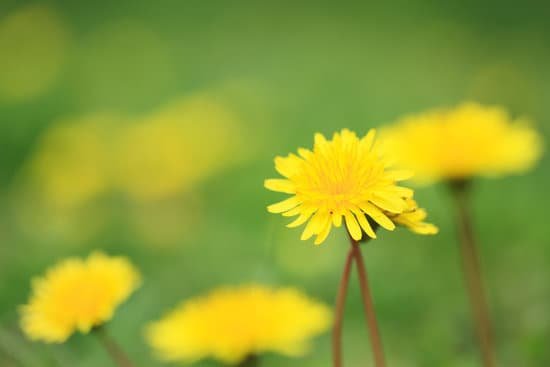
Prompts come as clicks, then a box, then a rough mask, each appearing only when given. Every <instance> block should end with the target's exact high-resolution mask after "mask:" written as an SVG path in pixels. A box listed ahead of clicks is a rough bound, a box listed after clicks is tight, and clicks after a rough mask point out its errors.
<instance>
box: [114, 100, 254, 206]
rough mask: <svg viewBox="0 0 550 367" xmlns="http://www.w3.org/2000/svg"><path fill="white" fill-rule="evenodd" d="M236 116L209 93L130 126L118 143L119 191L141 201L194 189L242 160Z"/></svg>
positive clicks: (171, 105) (168, 107)
mask: <svg viewBox="0 0 550 367" xmlns="http://www.w3.org/2000/svg"><path fill="white" fill-rule="evenodd" d="M240 130H241V129H240V127H239V125H238V123H237V119H236V117H235V116H234V114H233V113H232V112H231V111H230V110H228V109H227V108H226V107H225V106H224V105H223V104H221V103H219V102H217V101H216V99H214V98H212V97H209V96H207V95H201V94H198V95H195V96H191V97H189V98H183V99H181V100H178V101H176V102H174V103H172V104H169V105H168V106H166V107H164V108H161V109H160V110H159V111H157V112H156V113H153V114H152V115H151V116H149V117H147V118H145V119H143V120H142V121H140V122H138V123H136V124H132V125H128V128H127V131H126V132H125V133H124V134H122V135H121V138H120V139H121V140H120V143H119V144H118V147H119V151H118V154H117V156H118V159H119V162H118V163H119V164H118V167H117V169H116V173H117V181H118V184H119V186H120V187H121V189H122V190H123V191H125V192H127V193H128V194H129V195H130V197H132V198H133V199H136V200H138V201H150V200H159V199H165V198H167V197H171V196H174V195H176V194H180V193H185V192H188V191H189V190H191V189H192V188H193V187H194V185H195V184H197V183H198V182H200V181H201V180H203V179H205V178H207V177H209V176H210V175H212V174H213V173H215V172H217V171H218V170H219V169H221V168H223V167H224V166H226V165H227V164H229V163H232V162H236V161H237V160H238V159H240V156H241V145H242V142H241V139H242V136H243V134H242V133H241V131H240Z"/></svg>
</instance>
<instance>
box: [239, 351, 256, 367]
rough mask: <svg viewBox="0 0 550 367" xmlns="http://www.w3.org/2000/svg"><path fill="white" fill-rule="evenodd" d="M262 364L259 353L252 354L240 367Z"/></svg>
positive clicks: (253, 366)
mask: <svg viewBox="0 0 550 367" xmlns="http://www.w3.org/2000/svg"><path fill="white" fill-rule="evenodd" d="M259 365H260V358H258V356H257V355H255V354H251V355H249V356H248V357H246V358H245V359H244V361H242V362H241V363H239V365H238V367H258V366H259Z"/></svg>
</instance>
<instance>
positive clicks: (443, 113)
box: [382, 103, 541, 182]
mask: <svg viewBox="0 0 550 367" xmlns="http://www.w3.org/2000/svg"><path fill="white" fill-rule="evenodd" d="M382 135H383V141H384V150H385V152H386V154H387V155H388V157H391V159H393V160H394V161H395V162H396V163H397V164H399V165H400V166H402V167H405V168H407V169H411V170H413V171H414V172H415V178H416V179H418V180H419V181H424V182H429V181H437V180H464V179H467V178H470V177H473V176H478V175H482V176H493V175H500V174H508V173H521V172H524V171H526V170H528V169H529V168H530V167H532V166H533V164H534V163H535V162H536V160H537V159H538V158H539V157H540V155H541V138H540V136H539V135H538V134H537V132H536V131H535V130H534V129H532V128H531V127H529V126H528V124H527V122H526V121H523V120H519V119H518V120H512V119H511V118H510V116H509V115H508V113H507V112H506V111H505V110H504V109H502V108H500V107H487V106H482V105H480V104H477V103H464V104H462V105H460V106H458V107H456V108H454V109H440V110H433V111H428V112H426V113H421V114H417V115H412V116H408V117H405V118H403V119H402V120H401V121H399V122H398V123H396V124H395V125H394V126H390V127H388V128H387V129H385V130H384V131H383V132H382Z"/></svg>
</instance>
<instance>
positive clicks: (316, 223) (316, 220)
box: [300, 212, 328, 241]
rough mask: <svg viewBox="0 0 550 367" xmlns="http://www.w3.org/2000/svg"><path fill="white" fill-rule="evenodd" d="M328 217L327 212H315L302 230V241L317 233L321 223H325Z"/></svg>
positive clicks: (319, 230)
mask: <svg viewBox="0 0 550 367" xmlns="http://www.w3.org/2000/svg"><path fill="white" fill-rule="evenodd" d="M327 219H328V214H323V213H321V212H316V213H315V215H313V217H312V218H311V220H310V221H309V222H308V224H307V225H306V228H305V229H304V232H303V233H302V236H301V237H300V239H301V240H302V241H305V240H308V239H310V238H311V236H313V235H314V234H318V233H319V232H321V229H322V226H323V224H325V220H327Z"/></svg>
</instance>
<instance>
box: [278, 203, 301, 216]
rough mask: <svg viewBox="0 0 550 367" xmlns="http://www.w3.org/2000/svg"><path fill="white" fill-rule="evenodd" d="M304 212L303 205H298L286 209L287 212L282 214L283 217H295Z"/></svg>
mask: <svg viewBox="0 0 550 367" xmlns="http://www.w3.org/2000/svg"><path fill="white" fill-rule="evenodd" d="M302 212H304V208H303V205H298V206H297V207H295V208H292V209H290V210H289V211H286V212H284V213H282V216H283V217H293V216H295V215H298V214H301V213H302Z"/></svg>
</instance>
